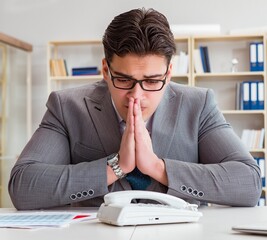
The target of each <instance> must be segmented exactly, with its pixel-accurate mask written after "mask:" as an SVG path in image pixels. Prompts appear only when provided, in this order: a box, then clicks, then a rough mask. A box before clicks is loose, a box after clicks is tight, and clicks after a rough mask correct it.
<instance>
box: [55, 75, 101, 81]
mask: <svg viewBox="0 0 267 240" xmlns="http://www.w3.org/2000/svg"><path fill="white" fill-rule="evenodd" d="M50 79H51V80H52V81H80V80H82V81H86V80H90V81H92V80H102V79H103V75H83V76H62V77H61V76H56V77H50Z"/></svg>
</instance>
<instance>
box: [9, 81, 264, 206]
mask: <svg viewBox="0 0 267 240" xmlns="http://www.w3.org/2000/svg"><path fill="white" fill-rule="evenodd" d="M151 138H152V143H153V149H154V152H155V153H156V154H157V156H158V157H159V158H162V159H164V161H165V164H166V171H167V176H168V182H169V183H168V186H167V187H166V186H163V185H161V184H160V183H158V182H156V181H154V180H152V184H151V185H150V186H149V188H148V189H147V190H151V191H159V192H165V193H168V194H171V195H174V196H177V197H180V198H183V199H185V200H187V201H189V202H202V201H203V202H211V203H217V204H225V205H233V206H254V205H256V204H257V201H258V199H259V196H260V194H261V178H260V170H259V168H258V166H257V164H256V161H255V160H254V159H253V158H252V156H251V155H250V154H249V153H248V151H247V150H246V149H245V147H244V146H243V144H242V143H241V141H240V139H239V138H238V137H237V136H236V135H235V133H234V132H233V130H232V128H231V127H230V126H229V124H228V123H226V121H225V119H224V117H223V115H222V114H221V112H220V111H219V110H218V108H217V106H216V103H215V100H214V96H213V93H212V91H211V90H208V89H201V88H192V87H187V86H183V85H179V84H176V83H173V82H171V83H170V84H169V85H168V87H167V89H166V92H165V94H164V97H163V99H162V101H161V103H160V105H159V106H158V108H157V110H156V112H155V113H154V118H153V123H152V131H151ZM120 141H121V134H120V131H119V123H118V120H117V116H116V113H115V111H114V108H113V106H112V102H111V97H110V94H109V91H108V88H107V85H106V83H105V82H104V81H101V82H99V83H96V84H93V85H87V86H84V87H80V88H76V89H70V90H62V91H58V92H53V93H51V95H50V97H49V99H48V102H47V111H46V113H45V115H44V117H43V120H42V123H41V125H40V127H39V128H38V129H37V130H36V132H35V133H34V135H33V136H32V138H31V140H30V141H29V143H28V144H27V145H26V147H25V148H24V150H23V152H22V153H21V155H20V157H19V160H18V161H17V163H16V164H15V166H14V168H13V170H12V172H11V178H10V182H9V192H10V196H11V199H12V201H13V203H14V205H15V207H16V208H18V209H35V208H48V207H55V206H61V205H66V204H72V205H74V206H99V205H100V204H101V203H102V202H103V195H105V194H106V193H108V192H110V191H120V190H126V189H131V187H130V185H129V183H128V182H127V180H126V179H125V178H124V179H121V180H118V181H116V182H115V183H114V184H112V185H111V186H107V176H106V165H107V156H108V155H110V154H112V153H115V152H118V150H119V147H120Z"/></svg>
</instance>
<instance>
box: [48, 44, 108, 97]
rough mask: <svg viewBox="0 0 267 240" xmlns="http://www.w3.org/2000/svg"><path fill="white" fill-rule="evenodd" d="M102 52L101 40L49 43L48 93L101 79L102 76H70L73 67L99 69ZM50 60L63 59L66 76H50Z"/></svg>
mask: <svg viewBox="0 0 267 240" xmlns="http://www.w3.org/2000/svg"><path fill="white" fill-rule="evenodd" d="M103 57H104V51H103V47H102V41H101V40H81V41H51V42H49V43H48V45H47V75H48V78H47V87H48V89H47V90H48V93H50V92H51V91H54V90H59V89H63V88H69V87H73V86H77V85H82V84H85V83H93V82H95V81H99V80H101V79H102V74H101V73H100V74H96V75H83V76H72V74H71V69H72V68H73V67H85V66H97V67H98V68H99V69H101V62H102V58H103ZM51 59H64V60H65V62H66V66H65V67H66V69H67V75H66V76H53V75H52V74H51V66H50V60H51Z"/></svg>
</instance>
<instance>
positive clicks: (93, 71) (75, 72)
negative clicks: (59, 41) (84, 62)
mask: <svg viewBox="0 0 267 240" xmlns="http://www.w3.org/2000/svg"><path fill="white" fill-rule="evenodd" d="M97 74H99V70H98V67H80V68H72V76H80V75H97Z"/></svg>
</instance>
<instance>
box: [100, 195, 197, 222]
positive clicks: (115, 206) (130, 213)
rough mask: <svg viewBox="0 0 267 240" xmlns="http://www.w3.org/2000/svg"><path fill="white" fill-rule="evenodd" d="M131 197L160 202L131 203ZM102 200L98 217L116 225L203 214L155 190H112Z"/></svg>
mask: <svg viewBox="0 0 267 240" xmlns="http://www.w3.org/2000/svg"><path fill="white" fill-rule="evenodd" d="M133 199H150V200H153V201H157V202H159V203H160V204H144V203H131V201H132V200H133ZM104 201H105V202H104V203H103V204H102V205H101V206H100V208H99V210H98V213H97V217H98V219H99V220H100V221H101V222H105V223H108V224H113V225H118V226H124V225H140V224H142V225H143V224H159V223H180V222H197V221H198V220H199V218H200V217H201V216H202V213H201V212H198V209H197V208H198V206H197V205H195V204H189V203H188V202H186V201H184V200H182V199H180V198H177V197H174V196H171V195H168V194H164V193H158V192H151V191H136V190H130V191H120V192H112V193H108V194H106V195H105V196H104Z"/></svg>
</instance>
